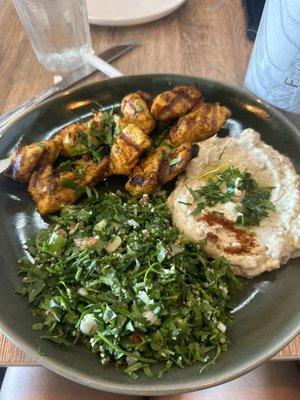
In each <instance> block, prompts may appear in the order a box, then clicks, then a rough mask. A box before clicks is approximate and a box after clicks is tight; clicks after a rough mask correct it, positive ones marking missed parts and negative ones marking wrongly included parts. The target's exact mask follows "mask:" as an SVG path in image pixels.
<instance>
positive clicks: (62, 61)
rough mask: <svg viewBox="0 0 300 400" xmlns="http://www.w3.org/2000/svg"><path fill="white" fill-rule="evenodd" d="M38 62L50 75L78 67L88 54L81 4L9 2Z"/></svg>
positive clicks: (80, 0) (71, 0)
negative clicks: (21, 24) (83, 57)
mask: <svg viewBox="0 0 300 400" xmlns="http://www.w3.org/2000/svg"><path fill="white" fill-rule="evenodd" d="M13 2H14V4H15V7H16V10H17V12H18V14H19V17H20V19H21V21H22V23H23V25H24V28H25V30H26V32H27V34H28V37H29V40H30V42H31V45H32V47H33V49H34V51H35V54H36V56H37V58H38V60H39V61H40V62H41V63H42V64H43V65H44V67H45V68H46V69H47V70H48V71H51V72H54V73H59V74H66V73H68V72H70V71H73V70H75V69H77V68H78V67H80V66H81V65H82V64H83V63H84V62H83V61H82V54H83V53H86V52H90V51H91V50H92V45H91V37H90V28H89V22H88V16H87V8H86V1H85V0H13Z"/></svg>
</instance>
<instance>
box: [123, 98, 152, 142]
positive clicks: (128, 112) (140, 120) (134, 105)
mask: <svg viewBox="0 0 300 400" xmlns="http://www.w3.org/2000/svg"><path fill="white" fill-rule="evenodd" d="M150 100H151V97H150V95H149V94H148V93H145V92H142V91H138V92H134V93H130V94H128V95H127V96H125V97H124V98H123V100H122V102H121V113H122V118H121V120H120V127H121V128H122V127H124V126H126V125H128V124H134V125H136V126H138V127H139V128H140V129H142V130H143V131H144V132H145V134H147V135H148V134H149V133H150V132H151V131H152V130H153V129H154V127H155V125H156V121H155V119H154V118H153V116H152V115H151V113H150V110H149V105H150Z"/></svg>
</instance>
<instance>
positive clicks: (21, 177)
mask: <svg viewBox="0 0 300 400" xmlns="http://www.w3.org/2000/svg"><path fill="white" fill-rule="evenodd" d="M105 128H107V122H106V120H105V114H104V113H102V112H98V113H95V114H94V116H93V118H92V119H91V120H90V121H88V122H83V123H75V124H71V125H69V126H67V127H66V128H64V129H62V130H61V131H60V132H59V133H58V134H57V135H56V136H55V137H54V138H53V139H49V140H45V141H43V142H39V143H32V144H29V145H26V146H23V147H21V148H19V149H18V150H17V151H16V153H15V154H13V155H12V156H11V161H10V165H9V167H8V168H7V169H6V170H5V172H4V175H5V176H7V177H9V178H11V179H14V180H16V181H19V182H24V183H27V182H29V180H30V177H31V175H32V173H33V172H34V171H35V170H37V169H40V167H43V166H45V165H47V164H53V163H54V162H55V161H56V159H57V157H58V156H59V155H63V156H65V157H79V156H82V155H83V154H85V153H87V152H89V151H90V149H91V148H93V149H97V148H99V147H100V146H101V145H102V144H103V143H104V142H105V140H106V138H102V137H101V133H102V132H103V131H105ZM87 145H88V146H89V148H88V147H87Z"/></svg>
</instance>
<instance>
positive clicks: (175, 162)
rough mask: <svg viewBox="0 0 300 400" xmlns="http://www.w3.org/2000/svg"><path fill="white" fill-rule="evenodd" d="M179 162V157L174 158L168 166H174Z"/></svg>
mask: <svg viewBox="0 0 300 400" xmlns="http://www.w3.org/2000/svg"><path fill="white" fill-rule="evenodd" d="M180 162H181V157H175V158H173V159H172V160H171V161H170V165H176V164H179V163H180Z"/></svg>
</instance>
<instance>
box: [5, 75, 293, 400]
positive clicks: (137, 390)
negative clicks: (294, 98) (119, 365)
mask: <svg viewBox="0 0 300 400" xmlns="http://www.w3.org/2000/svg"><path fill="white" fill-rule="evenodd" d="M131 78H139V79H143V78H148V79H149V78H150V79H157V78H159V79H166V80H169V79H170V80H172V79H181V78H182V79H186V78H188V79H191V80H198V81H199V86H201V82H205V83H206V84H212V85H215V84H216V85H221V86H223V87H228V88H229V89H230V90H233V91H237V92H240V93H241V94H242V95H244V96H246V98H248V99H249V100H251V101H252V102H255V103H257V104H258V106H259V107H262V106H263V108H265V109H266V110H267V112H269V113H270V114H271V116H275V118H276V119H279V120H282V121H283V122H284V123H285V124H287V125H288V126H289V128H290V129H291V130H292V131H294V133H295V134H296V135H297V136H300V131H299V130H298V129H297V127H296V126H295V125H294V124H293V123H292V122H291V121H290V120H289V119H288V118H287V117H286V116H285V115H283V114H282V113H281V112H280V111H279V110H276V109H275V108H274V107H273V106H271V105H269V104H268V103H267V102H265V101H264V100H262V99H260V98H259V97H257V96H255V95H254V94H252V93H250V92H248V91H246V90H245V89H243V88H239V87H238V86H235V85H232V84H228V83H226V82H222V81H219V80H213V79H208V78H204V77H197V76H191V75H183V74H141V75H129V76H123V77H118V78H111V79H106V80H99V81H95V82H91V83H89V84H85V85H82V86H79V87H76V88H73V89H71V90H65V91H63V92H61V93H59V94H58V95H56V96H54V97H52V98H49V99H47V100H46V101H44V102H43V103H41V104H39V105H38V106H35V107H32V108H30V109H29V110H27V111H26V110H25V112H24V113H22V114H21V115H19V116H18V117H16V118H15V119H14V120H13V121H11V122H10V123H9V124H7V125H6V126H5V127H4V128H3V129H2V130H1V131H0V139H1V137H2V136H3V135H5V133H6V132H7V131H8V130H9V129H10V128H11V127H12V126H13V125H14V124H15V123H16V122H18V121H19V120H21V119H22V118H24V117H26V116H27V115H28V114H30V113H32V112H34V111H35V110H36V109H39V108H43V107H46V106H47V105H48V104H51V103H54V102H56V101H57V100H62V99H63V98H66V96H67V97H69V96H72V95H73V94H74V93H76V92H81V91H84V90H86V89H88V88H90V87H93V86H97V85H100V86H101V84H102V83H105V82H111V83H112V84H114V83H115V82H117V81H122V80H130V79H131ZM297 320H298V317H297V318H296V323H293V325H294V327H293V329H292V330H291V331H290V332H289V334H288V335H285V340H284V341H283V342H281V344H280V346H276V348H274V347H273V348H272V346H269V348H268V349H267V351H264V353H263V354H262V353H260V354H258V355H255V357H252V359H251V360H252V361H251V362H249V361H248V362H247V361H245V362H243V364H242V366H239V368H237V367H236V368H235V369H234V370H232V369H231V372H230V373H229V374H227V375H225V374H223V375H222V376H220V379H218V380H215V381H213V382H212V381H209V380H208V381H207V382H205V383H201V384H197V382H195V383H194V384H193V385H191V384H190V383H188V384H182V383H179V384H178V387H177V386H176V383H173V386H175V387H173V388H171V387H168V388H166V389H163V388H154V389H151V387H150V388H149V387H148V388H147V389H144V386H145V384H144V383H140V384H139V385H135V386H130V385H127V386H126V385H125V384H117V385H116V383H113V384H112V383H110V382H108V381H106V380H104V382H103V378H101V377H100V380H101V382H99V381H98V382H95V380H94V379H88V378H86V377H84V376H82V375H78V374H76V373H75V372H74V370H73V369H70V368H68V367H65V366H62V365H61V364H60V363H57V362H56V361H55V360H53V359H51V356H50V357H49V356H43V355H39V354H38V353H37V351H36V350H35V349H34V348H33V346H31V345H29V344H27V343H24V341H23V340H22V338H21V337H20V335H19V334H16V333H15V332H14V331H13V329H12V328H10V327H9V326H8V325H7V324H6V323H5V322H3V321H2V320H1V318H0V329H1V330H2V332H3V333H4V334H5V336H7V337H8V338H9V339H10V340H11V341H12V342H13V343H15V344H16V345H17V346H19V347H20V348H21V349H23V350H24V351H25V352H26V353H27V354H29V356H30V357H31V358H32V359H34V360H35V361H37V362H38V363H39V364H41V365H42V366H45V367H46V368H48V369H50V370H51V371H53V372H55V373H58V374H60V375H62V376H64V377H66V378H67V379H70V380H72V381H74V382H77V383H80V384H83V385H86V386H89V387H91V388H94V389H98V390H105V391H107V392H111V393H122V394H130V395H144V396H149V395H166V394H175V393H184V392H189V391H195V390H200V389H206V388H209V387H212V386H217V385H220V384H223V383H226V382H228V381H230V380H232V379H235V378H238V377H240V376H242V375H244V374H245V373H247V372H250V371H251V370H253V369H254V368H256V367H257V366H259V365H260V364H262V363H263V362H265V361H266V360H268V359H270V358H271V357H272V356H274V355H275V354H277V353H278V352H279V351H280V350H281V349H282V348H284V347H285V346H286V345H287V344H288V343H289V342H290V341H291V340H293V339H294V338H295V337H296V336H297V335H298V334H299V333H300V319H299V321H298V324H297ZM297 325H298V326H297ZM229 351H230V350H229ZM150 386H151V385H150Z"/></svg>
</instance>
